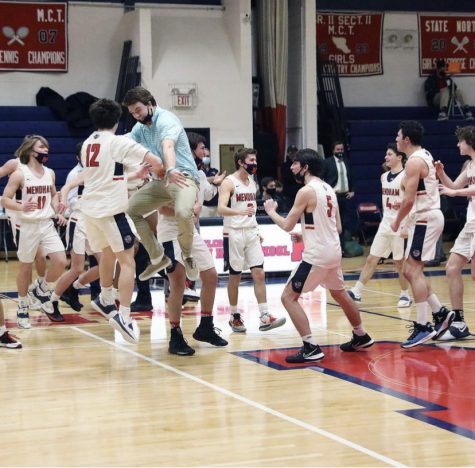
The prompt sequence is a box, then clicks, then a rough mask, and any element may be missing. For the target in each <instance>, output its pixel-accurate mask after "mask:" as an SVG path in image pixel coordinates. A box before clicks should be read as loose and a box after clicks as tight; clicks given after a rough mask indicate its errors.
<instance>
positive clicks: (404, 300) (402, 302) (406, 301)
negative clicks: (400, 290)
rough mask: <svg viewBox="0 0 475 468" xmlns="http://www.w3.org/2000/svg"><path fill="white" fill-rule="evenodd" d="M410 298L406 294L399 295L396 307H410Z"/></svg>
mask: <svg viewBox="0 0 475 468" xmlns="http://www.w3.org/2000/svg"><path fill="white" fill-rule="evenodd" d="M411 304H412V299H411V298H410V297H407V296H399V301H398V303H397V307H398V309H402V308H404V307H411Z"/></svg>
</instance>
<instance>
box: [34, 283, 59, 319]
mask: <svg viewBox="0 0 475 468" xmlns="http://www.w3.org/2000/svg"><path fill="white" fill-rule="evenodd" d="M31 293H32V294H33V296H34V297H35V299H36V300H37V301H38V302H39V303H40V304H41V305H40V309H41V310H42V311H43V312H45V313H46V314H52V313H54V309H53V304H51V291H48V292H44V291H43V290H42V289H41V288H40V287H39V286H37V287H36V288H34V289H33V290H32V291H31Z"/></svg>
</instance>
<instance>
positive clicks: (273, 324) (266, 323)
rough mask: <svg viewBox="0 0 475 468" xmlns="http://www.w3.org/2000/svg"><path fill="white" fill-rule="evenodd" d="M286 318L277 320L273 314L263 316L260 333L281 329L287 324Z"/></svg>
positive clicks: (260, 322)
mask: <svg viewBox="0 0 475 468" xmlns="http://www.w3.org/2000/svg"><path fill="white" fill-rule="evenodd" d="M286 321H287V320H286V318H285V317H281V318H276V317H274V316H273V315H271V314H264V315H262V316H261V319H260V321H259V330H260V331H267V330H272V329H273V328H277V327H281V326H282V325H284V324H285V322H286Z"/></svg>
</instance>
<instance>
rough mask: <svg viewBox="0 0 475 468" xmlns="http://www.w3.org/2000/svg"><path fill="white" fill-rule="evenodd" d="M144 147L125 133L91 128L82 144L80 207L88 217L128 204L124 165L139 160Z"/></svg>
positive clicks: (120, 209) (121, 209)
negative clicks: (82, 175) (82, 185)
mask: <svg viewBox="0 0 475 468" xmlns="http://www.w3.org/2000/svg"><path fill="white" fill-rule="evenodd" d="M147 153H148V150H147V149H146V148H144V147H143V146H142V145H139V144H138V143H135V142H134V141H133V140H132V139H131V138H128V137H126V136H117V135H114V134H113V133H112V132H109V131H102V132H94V133H93V134H92V135H91V136H90V137H89V138H88V139H87V140H86V141H85V142H84V144H83V145H82V150H81V162H82V165H83V167H84V191H83V195H82V198H81V210H82V212H83V213H85V214H86V215H88V216H90V217H91V218H103V217H106V216H113V215H116V214H118V213H124V212H125V211H127V208H128V206H129V200H128V192H127V174H126V172H125V170H124V166H133V165H137V164H140V163H141V162H142V161H143V159H144V157H145V155H146V154H147Z"/></svg>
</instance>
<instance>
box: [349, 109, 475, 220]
mask: <svg viewBox="0 0 475 468" xmlns="http://www.w3.org/2000/svg"><path fill="white" fill-rule="evenodd" d="M346 118H347V122H348V126H349V131H350V145H349V146H350V151H349V155H350V160H351V170H352V177H353V179H354V191H355V204H357V203H360V202H369V201H371V202H375V203H377V204H378V205H381V183H380V179H379V176H380V174H381V171H382V169H381V165H382V163H383V162H384V155H385V153H386V146H387V144H388V143H389V142H394V141H395V138H396V134H397V131H398V124H399V122H400V121H401V120H418V121H419V122H421V124H422V125H423V126H424V129H425V136H424V142H423V146H424V147H425V148H427V149H428V150H429V151H430V152H431V153H432V155H433V156H434V159H435V160H438V159H440V160H441V161H442V162H443V164H444V166H445V171H446V172H447V174H448V175H449V176H450V177H451V178H452V179H453V180H454V179H455V178H456V177H457V176H458V174H459V173H460V169H461V167H462V164H463V162H464V161H465V159H466V158H463V157H461V156H460V153H459V150H458V148H457V138H456V137H455V129H456V127H457V126H465V125H470V124H471V122H467V121H465V120H453V119H451V120H449V121H443V122H438V121H437V120H436V119H437V114H436V113H434V111H433V110H432V109H429V108H427V107H384V108H382V107H378V108H375V107H353V108H347V109H346ZM452 201H453V206H454V209H455V211H456V212H457V215H458V216H460V217H461V218H464V217H465V212H466V207H467V201H466V199H464V198H463V197H455V198H453V199H452Z"/></svg>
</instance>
